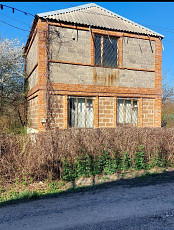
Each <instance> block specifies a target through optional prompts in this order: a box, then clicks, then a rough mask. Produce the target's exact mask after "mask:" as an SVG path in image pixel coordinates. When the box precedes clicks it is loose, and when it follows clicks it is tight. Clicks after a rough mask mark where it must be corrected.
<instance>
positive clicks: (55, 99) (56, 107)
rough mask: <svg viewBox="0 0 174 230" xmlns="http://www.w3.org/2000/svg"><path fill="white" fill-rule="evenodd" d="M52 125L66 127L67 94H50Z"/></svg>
mask: <svg viewBox="0 0 174 230" xmlns="http://www.w3.org/2000/svg"><path fill="white" fill-rule="evenodd" d="M50 109H51V112H52V113H51V116H50V118H51V120H50V121H51V127H59V128H60V129H61V128H64V123H65V114H64V111H65V96H61V95H50Z"/></svg>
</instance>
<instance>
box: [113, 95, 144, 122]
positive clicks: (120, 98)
mask: <svg viewBox="0 0 174 230" xmlns="http://www.w3.org/2000/svg"><path fill="white" fill-rule="evenodd" d="M118 100H123V123H119V122H118ZM126 100H127V101H128V100H129V101H131V120H132V111H133V106H132V105H133V102H134V101H136V102H137V123H132V121H131V123H126V122H125V101H126ZM116 109H117V112H116V114H117V120H116V124H117V126H125V125H128V126H129V125H131V126H132V125H133V126H138V125H139V98H123V97H119V98H117V107H116Z"/></svg>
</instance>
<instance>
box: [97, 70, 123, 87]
mask: <svg viewBox="0 0 174 230" xmlns="http://www.w3.org/2000/svg"><path fill="white" fill-rule="evenodd" d="M101 68H102V67H94V71H93V84H94V85H105V86H118V83H119V76H120V70H119V69H109V71H108V68H107V69H105V68H102V70H101Z"/></svg>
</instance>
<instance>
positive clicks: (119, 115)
mask: <svg viewBox="0 0 174 230" xmlns="http://www.w3.org/2000/svg"><path fill="white" fill-rule="evenodd" d="M117 108H118V110H117V122H118V123H119V124H122V123H123V100H122V99H119V100H118V107H117Z"/></svg>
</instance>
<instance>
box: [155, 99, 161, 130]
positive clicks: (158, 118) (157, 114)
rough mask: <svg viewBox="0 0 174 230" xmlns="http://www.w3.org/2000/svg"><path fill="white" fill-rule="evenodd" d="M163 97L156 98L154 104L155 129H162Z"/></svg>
mask: <svg viewBox="0 0 174 230" xmlns="http://www.w3.org/2000/svg"><path fill="white" fill-rule="evenodd" d="M161 104H162V99H161V97H158V98H155V102H154V127H161Z"/></svg>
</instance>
